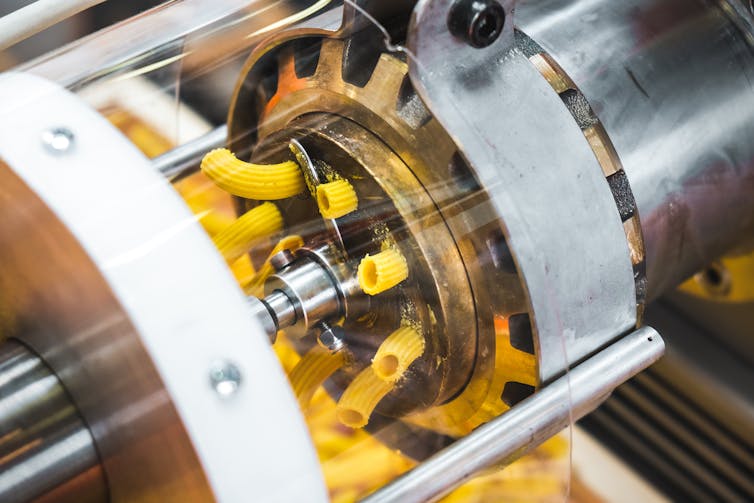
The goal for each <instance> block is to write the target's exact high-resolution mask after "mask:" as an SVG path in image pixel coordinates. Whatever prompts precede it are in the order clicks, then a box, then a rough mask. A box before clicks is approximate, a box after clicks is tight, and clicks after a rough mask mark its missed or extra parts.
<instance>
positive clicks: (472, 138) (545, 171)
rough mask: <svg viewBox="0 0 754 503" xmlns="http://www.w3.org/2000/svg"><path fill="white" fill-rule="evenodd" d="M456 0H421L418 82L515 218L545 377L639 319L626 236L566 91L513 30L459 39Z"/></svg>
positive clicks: (414, 67)
mask: <svg viewBox="0 0 754 503" xmlns="http://www.w3.org/2000/svg"><path fill="white" fill-rule="evenodd" d="M449 6H450V2H448V1H435V2H429V1H423V2H419V4H418V5H417V9H416V11H415V14H414V18H413V19H412V29H411V30H410V32H409V33H410V36H409V48H410V49H411V50H412V51H413V53H414V56H415V57H416V60H415V61H414V60H412V61H411V76H412V81H413V83H414V85H415V87H416V88H417V90H418V92H419V94H420V95H421V96H422V98H423V100H424V102H425V103H426V104H427V106H428V108H429V109H430V110H431V111H432V113H433V114H434V115H435V117H437V118H438V120H439V121H440V122H441V123H442V124H443V125H444V126H445V128H446V129H447V130H448V131H449V133H450V135H451V136H452V137H453V139H454V140H455V142H456V144H457V145H458V147H459V149H460V150H461V151H462V152H463V154H464V156H465V158H466V159H467V160H468V161H469V163H470V164H471V166H472V168H473V169H474V171H475V172H476V174H477V177H478V179H479V181H480V182H481V184H482V186H483V187H485V189H486V190H487V192H488V193H489V195H490V198H491V200H492V202H493V204H494V205H495V207H496V209H497V210H498V212H499V214H500V215H501V217H502V219H503V222H504V225H505V227H506V230H507V235H506V237H507V238H508V243H509V245H510V248H511V251H512V252H513V254H514V256H515V258H516V262H517V265H518V268H519V271H520V273H521V275H522V276H523V280H524V283H525V285H526V289H527V292H528V296H529V302H530V304H531V308H532V314H533V319H534V326H535V331H536V334H537V336H536V339H535V340H536V341H537V354H538V358H539V365H540V367H539V373H540V377H541V378H542V379H543V380H549V379H552V378H554V377H555V376H557V375H558V374H560V373H561V372H562V371H563V369H564V367H565V366H566V364H567V362H575V361H578V360H579V359H581V358H583V357H585V356H586V355H588V354H590V353H592V352H594V351H596V350H597V349H599V348H600V347H602V346H604V345H605V344H606V343H608V342H609V341H611V340H613V339H615V338H616V337H618V336H619V335H620V334H622V333H625V332H626V331H628V330H630V329H631V327H632V326H633V325H634V324H635V323H636V298H635V288H634V281H633V271H632V264H631V260H630V257H629V250H628V245H627V243H626V237H625V234H624V231H623V226H622V223H621V220H620V218H619V215H618V213H617V211H616V209H615V202H614V200H613V195H612V193H611V191H610V189H609V186H608V184H607V182H606V180H605V178H604V175H603V173H602V169H601V167H600V165H599V164H598V163H597V161H596V159H595V157H594V153H593V152H592V151H591V150H590V148H589V146H588V144H587V142H586V141H585V139H584V136H583V134H582V133H581V130H580V129H579V127H578V125H577V124H576V123H575V122H574V120H573V117H572V116H571V114H570V113H569V111H568V110H567V109H566V107H564V106H563V102H562V101H561V99H560V98H559V96H558V95H557V94H556V93H555V92H553V90H552V88H551V87H550V86H549V85H548V83H547V82H546V81H545V80H544V79H543V78H542V76H541V75H540V74H539V72H538V71H537V70H536V69H535V68H534V67H533V65H532V64H531V63H530V62H529V61H528V59H527V58H526V57H525V56H524V54H523V53H521V52H520V51H518V50H512V51H507V50H506V49H507V47H508V46H507V45H506V42H505V35H504V36H503V37H502V38H501V39H500V40H499V41H498V42H496V43H495V44H493V45H492V46H490V47H489V48H486V49H473V48H471V47H469V46H467V45H466V44H464V43H462V42H459V41H458V40H456V39H454V38H453V37H452V36H451V35H450V34H449V33H448V31H447V28H446V26H445V22H444V19H445V17H446V14H447V10H448V8H449ZM511 31H512V29H511ZM511 37H512V34H511ZM449 54H452V55H453V57H452V58H449V57H448V55H449ZM584 201H589V204H588V205H586V204H584ZM564 348H567V349H564ZM564 353H565V354H564Z"/></svg>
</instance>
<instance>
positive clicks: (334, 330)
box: [317, 322, 345, 353]
mask: <svg viewBox="0 0 754 503" xmlns="http://www.w3.org/2000/svg"><path fill="white" fill-rule="evenodd" d="M341 332H342V329H340V328H338V327H331V326H330V325H328V324H327V323H324V322H323V323H321V324H320V330H319V335H318V336H317V342H318V343H319V345H320V346H322V347H323V348H325V349H327V350H329V351H331V352H333V353H334V352H336V351H340V350H341V349H343V346H345V344H344V342H343V337H342V335H343V334H342V333H341Z"/></svg>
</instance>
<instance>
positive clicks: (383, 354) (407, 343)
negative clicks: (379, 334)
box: [372, 327, 424, 382]
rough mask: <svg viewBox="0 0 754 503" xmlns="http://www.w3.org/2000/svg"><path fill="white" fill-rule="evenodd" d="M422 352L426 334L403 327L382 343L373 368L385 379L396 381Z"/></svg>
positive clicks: (378, 375) (373, 360) (373, 362)
mask: <svg viewBox="0 0 754 503" xmlns="http://www.w3.org/2000/svg"><path fill="white" fill-rule="evenodd" d="M422 353H424V336H422V335H421V334H420V333H419V332H417V331H416V330H414V329H413V328H411V327H401V328H399V329H398V330H396V331H395V332H393V333H392V334H390V335H389V336H388V337H387V339H385V340H384V342H383V343H382V344H380V347H379V349H378V350H377V353H376V354H375V355H374V358H373V359H372V368H373V369H374V373H375V374H376V375H377V377H379V378H380V379H382V380H383V381H390V382H395V381H397V380H398V379H400V378H401V377H402V376H403V374H404V373H405V372H406V369H408V367H409V366H410V365H411V364H412V363H413V362H414V360H416V359H417V358H419V357H420V356H421V355H422Z"/></svg>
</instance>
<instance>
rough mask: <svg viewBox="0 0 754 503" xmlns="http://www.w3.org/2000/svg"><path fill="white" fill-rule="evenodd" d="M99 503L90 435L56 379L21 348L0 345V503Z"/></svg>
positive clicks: (103, 495) (100, 487) (102, 489)
mask: <svg viewBox="0 0 754 503" xmlns="http://www.w3.org/2000/svg"><path fill="white" fill-rule="evenodd" d="M41 499H44V501H55V502H61V503H66V502H71V503H73V502H77V503H78V502H82V503H83V502H102V501H107V489H106V484H105V478H104V474H103V471H102V469H101V467H100V463H99V458H98V456H97V451H96V449H95V447H94V440H93V439H92V436H91V434H90V433H89V430H88V429H87V427H86V425H85V424H84V422H83V421H82V420H81V418H80V417H79V415H78V412H77V411H76V408H75V407H74V406H73V404H72V403H71V401H70V400H69V398H68V395H67V393H66V392H65V390H64V389H63V386H62V385H61V384H60V381H59V380H58V378H57V377H56V376H55V375H54V374H53V373H52V372H51V371H50V369H49V368H48V367H47V366H46V365H45V364H44V362H42V361H41V360H40V359H39V358H38V357H37V356H36V355H35V354H33V353H32V352H31V351H29V350H28V349H27V348H26V347H25V346H23V345H22V344H20V343H18V342H15V341H13V340H8V341H5V342H3V343H2V344H0V501H2V502H4V503H23V502H29V501H37V500H41Z"/></svg>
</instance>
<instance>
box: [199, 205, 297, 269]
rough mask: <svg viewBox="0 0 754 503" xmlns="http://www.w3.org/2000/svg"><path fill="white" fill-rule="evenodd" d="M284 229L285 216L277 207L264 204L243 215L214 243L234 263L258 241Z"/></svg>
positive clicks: (220, 234)
mask: <svg viewBox="0 0 754 503" xmlns="http://www.w3.org/2000/svg"><path fill="white" fill-rule="evenodd" d="M282 229H283V216H282V215H281V214H280V211H279V210H278V208H277V206H275V205H274V204H272V203H262V204H260V205H259V206H257V207H256V208H254V209H252V210H249V211H247V212H246V213H244V214H243V215H241V216H240V217H239V218H238V219H237V220H236V221H235V222H233V223H232V224H230V226H228V228H226V229H224V230H223V231H222V232H220V233H219V234H217V235H216V236H215V237H214V238H212V241H213V242H214V243H215V246H216V247H217V249H218V250H220V253H221V254H222V256H223V257H225V260H227V261H228V262H232V261H234V260H236V259H237V258H238V257H240V256H241V255H243V254H244V253H246V252H247V251H249V249H250V248H251V245H252V244H253V243H254V241H256V240H257V239H260V238H263V237H267V236H270V235H272V234H275V233H276V232H280V231H281V230H282Z"/></svg>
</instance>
